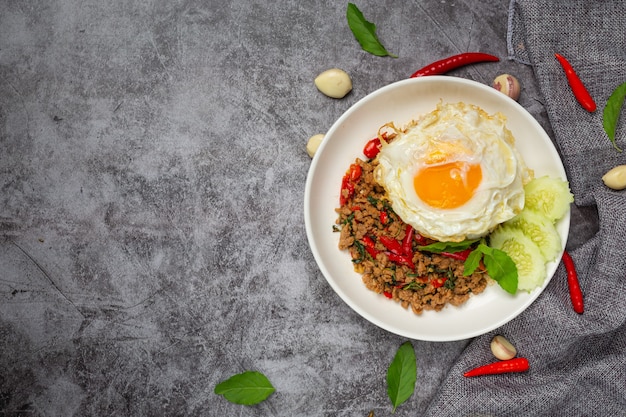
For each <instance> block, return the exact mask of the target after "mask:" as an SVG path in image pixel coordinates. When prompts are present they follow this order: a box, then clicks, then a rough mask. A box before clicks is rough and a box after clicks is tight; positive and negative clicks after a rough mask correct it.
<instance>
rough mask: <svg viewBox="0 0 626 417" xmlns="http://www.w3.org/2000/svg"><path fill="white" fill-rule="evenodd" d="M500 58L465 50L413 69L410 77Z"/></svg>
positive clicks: (440, 72) (443, 71)
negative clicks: (415, 69)
mask: <svg viewBox="0 0 626 417" xmlns="http://www.w3.org/2000/svg"><path fill="white" fill-rule="evenodd" d="M499 60H500V58H498V57H497V56H494V55H490V54H485V53H482V52H465V53H462V54H458V55H453V56H451V57H448V58H445V59H442V60H439V61H435V62H433V63H432V64H430V65H427V66H425V67H424V68H421V69H419V70H417V71H415V72H414V73H413V74H412V75H411V77H410V78H415V77H423V76H425V75H438V74H445V73H446V72H448V71H452V70H453V69H455V68H459V67H462V66H464V65H469V64H476V63H478V62H487V61H490V62H495V61H499Z"/></svg>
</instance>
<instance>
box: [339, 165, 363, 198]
mask: <svg viewBox="0 0 626 417" xmlns="http://www.w3.org/2000/svg"><path fill="white" fill-rule="evenodd" d="M362 172H363V169H362V168H361V166H360V165H358V164H352V165H350V169H349V170H348V172H346V174H345V175H344V176H343V178H342V179H341V191H340V192H339V204H340V205H341V206H343V205H345V204H346V203H347V202H348V200H349V199H350V198H352V196H353V195H354V183H355V182H356V181H358V180H359V178H361V174H362ZM344 191H345V192H344Z"/></svg>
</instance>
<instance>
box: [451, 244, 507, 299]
mask: <svg viewBox="0 0 626 417" xmlns="http://www.w3.org/2000/svg"><path fill="white" fill-rule="evenodd" d="M481 258H482V261H483V262H484V264H485V268H487V274H489V276H490V277H491V278H492V279H493V280H494V281H496V282H497V283H498V284H499V285H500V287H502V289H503V290H505V291H506V292H508V293H510V294H515V293H516V292H517V283H518V282H517V281H518V273H517V266H516V265H515V262H514V261H513V259H511V257H510V256H509V255H507V254H506V252H504V251H501V250H500V249H495V248H491V247H489V246H487V245H485V244H484V243H480V244H479V245H478V246H477V247H476V249H474V250H473V251H472V253H470V255H469V256H468V257H467V260H466V261H465V264H464V265H463V268H464V270H463V275H465V276H468V275H471V274H473V273H474V271H475V270H476V268H477V267H478V265H479V264H480V260H481Z"/></svg>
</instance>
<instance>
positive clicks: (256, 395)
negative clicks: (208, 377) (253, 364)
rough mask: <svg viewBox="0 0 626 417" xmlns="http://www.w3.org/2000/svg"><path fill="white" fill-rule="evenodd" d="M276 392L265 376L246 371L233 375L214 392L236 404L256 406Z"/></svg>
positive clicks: (218, 385) (217, 386) (216, 387)
mask: <svg viewBox="0 0 626 417" xmlns="http://www.w3.org/2000/svg"><path fill="white" fill-rule="evenodd" d="M274 391H275V389H274V387H273V386H272V384H271V383H270V381H269V380H268V379H267V377H266V376H265V375H263V374H262V373H260V372H256V371H246V372H243V373H241V374H237V375H233V376H231V377H230V378H228V379H227V380H225V381H222V382H220V383H219V384H217V385H216V386H215V390H214V392H215V393H216V394H218V395H223V396H224V398H226V399H227V400H228V401H230V402H232V403H235V404H242V405H254V404H258V403H260V402H262V401H265V399H267V397H269V396H270V395H271V394H272V393H273V392H274Z"/></svg>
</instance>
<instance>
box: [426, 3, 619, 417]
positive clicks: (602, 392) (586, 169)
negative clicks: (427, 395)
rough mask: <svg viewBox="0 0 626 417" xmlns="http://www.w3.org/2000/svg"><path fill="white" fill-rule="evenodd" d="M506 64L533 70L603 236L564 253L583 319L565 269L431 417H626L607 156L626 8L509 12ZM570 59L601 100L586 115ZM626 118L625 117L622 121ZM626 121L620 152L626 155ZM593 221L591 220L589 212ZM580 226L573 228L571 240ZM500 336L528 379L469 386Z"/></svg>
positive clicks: (518, 7) (478, 349)
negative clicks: (606, 112)
mask: <svg viewBox="0 0 626 417" xmlns="http://www.w3.org/2000/svg"><path fill="white" fill-rule="evenodd" d="M507 41H508V47H509V53H510V55H511V56H510V58H511V59H515V60H517V61H519V62H523V63H527V64H530V65H532V67H533V69H534V71H535V74H536V77H537V80H538V82H539V86H540V89H541V92H542V94H543V97H544V99H545V107H546V109H547V112H548V116H549V120H550V124H551V127H552V129H553V133H554V140H555V142H556V144H557V149H558V150H559V152H560V154H561V157H562V159H563V163H564V165H565V168H566V171H567V175H568V178H569V181H570V187H571V190H572V192H573V193H574V196H575V205H576V206H575V207H574V208H575V209H585V208H594V207H595V208H597V219H595V221H596V222H598V229H597V233H595V234H593V235H592V237H591V238H590V239H589V240H587V241H586V242H584V243H582V244H580V245H577V246H576V247H572V245H571V243H570V244H569V245H568V249H569V251H570V254H571V255H572V257H573V259H574V261H575V263H576V266H577V269H578V274H579V278H580V283H581V287H582V290H583V293H584V297H585V298H584V299H585V312H584V314H582V315H578V314H576V313H575V312H574V311H573V310H572V308H571V304H570V300H569V293H568V287H567V280H566V272H565V269H564V267H563V265H562V264H561V265H560V266H559V269H558V270H557V273H556V275H555V276H554V277H553V279H552V281H551V282H550V284H549V285H548V287H547V288H546V290H545V292H544V293H543V294H542V295H541V296H540V297H539V298H538V299H537V301H536V302H535V303H533V305H532V306H531V307H530V308H529V309H528V310H527V311H526V312H525V313H523V314H521V315H520V316H519V317H518V318H517V319H515V320H513V321H512V322H510V323H509V324H507V325H505V326H504V327H502V328H500V329H498V330H496V331H494V332H492V333H489V334H487V335H484V336H482V337H478V338H476V339H474V340H473V341H472V342H471V343H470V345H469V346H468V348H467V350H466V352H465V354H464V355H462V356H461V358H460V359H459V360H458V361H457V363H456V364H455V365H454V366H453V368H452V369H451V370H450V372H449V373H448V377H447V378H446V379H445V380H444V381H443V383H442V385H441V389H440V390H439V395H438V396H437V397H436V398H435V399H434V401H433V402H432V404H431V406H430V408H429V412H428V414H429V415H445V416H449V415H477V414H478V415H485V414H486V415H498V416H501V415H511V416H536V415H546V416H592V415H593V416H615V415H620V416H624V415H626V400H625V398H626V324H625V322H626V302H625V296H626V256H625V252H624V249H625V248H626V194H625V192H626V191H613V190H610V189H608V188H607V187H606V186H604V184H603V182H602V180H601V177H602V175H603V174H604V173H605V172H606V171H608V170H609V169H610V168H612V167H614V166H616V165H622V164H626V152H624V153H619V152H617V151H616V150H615V149H614V148H613V146H612V145H611V143H610V141H609V139H608V137H607V136H606V134H605V133H604V130H603V127H602V111H603V109H604V105H605V104H606V101H607V99H608V97H609V96H610V94H611V92H612V91H613V90H614V89H615V88H616V87H617V86H618V85H620V84H621V83H623V82H626V3H625V2H623V1H621V0H620V1H615V0H614V1H601V0H597V1H589V0H577V1H571V0H560V1H558V0H512V1H511V4H510V13H509V33H508V39H507ZM555 52H558V53H561V54H562V55H564V56H565V57H567V58H568V59H569V61H570V62H571V63H572V65H573V66H574V68H575V69H576V71H577V73H578V75H579V76H580V77H581V78H582V79H583V80H584V82H585V84H586V86H587V88H588V90H589V91H590V93H591V95H592V96H593V97H594V99H595V101H596V103H597V105H598V110H597V111H596V112H594V113H589V112H587V111H586V110H584V109H583V108H582V107H581V106H580V105H579V104H578V102H577V101H576V100H575V98H574V96H573V95H572V92H571V90H570V88H569V85H568V83H567V80H566V77H565V75H564V73H563V70H562V69H561V67H560V65H559V63H558V62H557V60H556V59H555V57H554V53H555ZM623 113H626V111H623ZM625 122H626V114H624V115H623V117H621V120H620V122H619V123H618V128H617V143H618V145H619V146H620V147H621V148H624V149H626V123H625ZM587 213H594V214H595V213H596V211H595V210H588V211H587ZM578 221H590V222H593V221H594V219H584V218H583V217H580V218H578V217H573V224H572V229H575V228H576V227H578V226H579V225H578V224H576V222H578ZM495 333H500V334H503V335H505V336H506V337H508V338H509V339H510V340H512V341H514V343H515V344H516V346H517V347H518V353H519V355H520V356H525V357H527V358H528V359H529V361H530V364H531V369H530V371H529V372H528V373H524V374H510V375H506V376H502V375H500V376H496V377H489V378H474V379H471V378H470V379H464V378H463V377H462V374H463V372H464V371H465V370H466V369H469V368H471V367H473V366H475V365H477V364H483V363H486V362H488V361H491V358H490V355H491V354H490V353H489V341H490V339H491V338H492V337H493V335H494V334H495Z"/></svg>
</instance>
